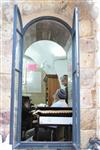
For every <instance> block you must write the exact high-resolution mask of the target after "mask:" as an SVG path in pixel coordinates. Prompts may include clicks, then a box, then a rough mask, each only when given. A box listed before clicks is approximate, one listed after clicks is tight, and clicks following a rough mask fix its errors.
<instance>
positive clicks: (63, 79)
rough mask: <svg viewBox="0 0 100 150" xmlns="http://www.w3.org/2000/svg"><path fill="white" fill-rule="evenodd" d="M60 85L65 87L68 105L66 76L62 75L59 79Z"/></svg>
mask: <svg viewBox="0 0 100 150" xmlns="http://www.w3.org/2000/svg"><path fill="white" fill-rule="evenodd" d="M60 80H61V84H62V85H63V86H64V87H65V92H66V99H65V100H66V103H67V104H68V75H63V76H62V77H60Z"/></svg>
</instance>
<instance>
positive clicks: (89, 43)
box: [80, 37, 96, 54]
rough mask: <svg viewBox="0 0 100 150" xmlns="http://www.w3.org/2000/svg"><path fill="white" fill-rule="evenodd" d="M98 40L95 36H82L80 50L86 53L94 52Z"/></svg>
mask: <svg viewBox="0 0 100 150" xmlns="http://www.w3.org/2000/svg"><path fill="white" fill-rule="evenodd" d="M95 45H96V42H95V40H94V38H93V37H92V38H87V37H85V38H80V51H81V53H82V52H85V53H90V54H91V53H94V52H95Z"/></svg>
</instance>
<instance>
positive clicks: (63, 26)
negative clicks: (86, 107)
mask: <svg viewBox="0 0 100 150" xmlns="http://www.w3.org/2000/svg"><path fill="white" fill-rule="evenodd" d="M14 10H15V18H14V36H13V38H14V39H13V66H12V95H11V136H10V141H11V143H12V144H13V145H14V147H16V146H17V145H18V143H20V142H21V144H19V145H18V147H28V146H29V147H30V146H31V147H41V148H44V147H45V146H46V147H55V148H58V147H61V148H71V149H73V148H74V149H75V148H76V149H79V145H80V134H79V132H80V123H79V114H80V113H79V46H78V10H77V8H75V11H74V17H73V27H72V28H71V27H70V26H69V25H68V24H67V23H66V22H64V21H63V20H61V19H59V18H56V17H53V16H43V17H39V18H36V19H34V20H32V21H30V22H29V23H28V24H27V25H26V26H25V27H24V28H23V26H22V20H21V15H20V11H19V9H18V7H17V6H16V5H15V8H14ZM41 49H42V50H41ZM48 56H49V57H48ZM23 59H24V60H25V59H26V60H27V61H28V63H29V64H25V65H26V66H28V65H29V68H31V69H32V70H31V71H33V70H34V69H35V73H34V74H33V73H32V72H31V73H32V77H34V78H33V79H32V80H31V82H32V83H33V80H34V83H35V81H36V80H37V82H38V84H39V85H40V84H41V76H42V75H44V74H48V75H49V76H50V75H52V76H53V75H57V76H58V79H59V78H60V76H61V75H63V74H66V73H67V74H68V80H69V85H70V88H71V89H70V95H71V97H70V99H68V100H70V102H72V104H71V106H70V107H68V110H67V111H71V110H72V116H71V119H72V128H73V133H72V135H73V137H72V140H71V141H68V142H67V141H66V142H65V141H64V140H63V141H61V142H60V141H56V142H54V141H52V142H50V141H49V142H47V141H45V142H40V141H32V142H29V141H27V142H24V141H23V140H22V139H21V124H22V118H21V112H22V104H23V102H22V96H23V93H24V94H27V93H30V91H31V90H32V91H34V93H35V94H36V93H38V92H41V86H39V87H37V88H36V86H32V85H31V86H30V84H29V82H30V81H29V80H30V79H31V76H29V72H30V71H29V72H28V71H27V70H28V69H27V70H26V71H25V72H26V73H25V74H27V82H26V83H25V81H26V80H25V81H24V77H25V79H26V76H25V75H24V71H23V70H22V69H23V68H24V70H25V67H24V65H23V64H24V63H23V62H24V60H23ZM66 59H67V65H66ZM68 60H69V61H70V62H69V61H68ZM31 61H32V63H30V62H31ZM61 64H62V65H61ZM58 66H59V67H58ZM59 68H63V70H66V69H67V68H69V70H68V69H67V72H63V71H62V70H60V69H59ZM36 70H37V71H36ZM44 72H45V73H44ZM23 75H24V76H23ZM37 76H38V78H37ZM22 81H24V83H25V84H24V85H25V87H24V86H23V82H22ZM28 81H29V82H28ZM39 81H40V82H39ZM53 85H54V83H53ZM25 88H26V89H27V90H25ZM23 89H24V90H23ZM38 98H39V96H38ZM46 102H48V103H49V106H50V105H52V100H50V101H49V99H48V98H47V101H46ZM71 107H72V108H71ZM46 109H47V108H46ZM60 109H61V108H60ZM50 110H51V107H50ZM55 110H56V109H55ZM64 111H65V110H64ZM53 117H54V116H53ZM59 118H60V117H59ZM49 119H51V118H49ZM57 119H58V118H57ZM61 119H62V121H61V122H63V123H57V122H56V123H55V124H53V123H51V124H50V123H49V124H46V125H49V126H51V125H53V126H54V125H56V126H57V125H65V122H64V121H63V117H62V118H61ZM64 119H67V117H66V118H64ZM13 122H14V123H13ZM67 122H68V121H67ZM67 122H66V124H67ZM44 124H45V123H43V124H42V125H44ZM51 136H52V135H51ZM16 144H17V145H16ZM18 147H17V148H18Z"/></svg>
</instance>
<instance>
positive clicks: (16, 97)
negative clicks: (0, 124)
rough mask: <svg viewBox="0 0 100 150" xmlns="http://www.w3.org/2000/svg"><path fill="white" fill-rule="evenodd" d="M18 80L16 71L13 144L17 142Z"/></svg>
mask: <svg viewBox="0 0 100 150" xmlns="http://www.w3.org/2000/svg"><path fill="white" fill-rule="evenodd" d="M18 78H19V74H18V72H17V71H16V72H15V88H14V90H15V92H14V93H15V95H14V125H13V127H14V141H13V142H14V144H16V142H17V140H18V137H17V136H18V134H17V124H18Z"/></svg>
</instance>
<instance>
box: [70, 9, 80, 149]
mask: <svg viewBox="0 0 100 150" xmlns="http://www.w3.org/2000/svg"><path fill="white" fill-rule="evenodd" d="M78 15H79V12H78V8H75V9H74V15H73V28H72V30H73V32H72V78H73V90H72V91H73V145H74V147H75V148H76V149H77V150H80V71H79V68H80V67H79V66H80V65H79V19H78Z"/></svg>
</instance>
